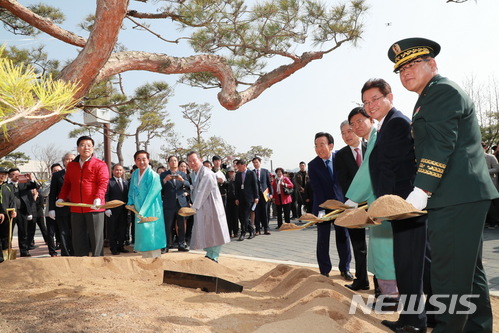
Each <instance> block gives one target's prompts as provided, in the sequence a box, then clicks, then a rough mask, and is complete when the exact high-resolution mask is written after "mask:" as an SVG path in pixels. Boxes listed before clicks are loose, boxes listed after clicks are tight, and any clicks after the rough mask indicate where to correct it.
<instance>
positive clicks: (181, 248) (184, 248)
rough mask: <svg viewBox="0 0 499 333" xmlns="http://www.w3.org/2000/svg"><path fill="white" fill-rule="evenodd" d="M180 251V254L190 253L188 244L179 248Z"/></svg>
mask: <svg viewBox="0 0 499 333" xmlns="http://www.w3.org/2000/svg"><path fill="white" fill-rule="evenodd" d="M178 251H179V252H189V247H188V246H187V244H185V243H184V244H180V245H179V246H178Z"/></svg>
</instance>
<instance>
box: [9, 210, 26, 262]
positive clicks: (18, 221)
mask: <svg viewBox="0 0 499 333" xmlns="http://www.w3.org/2000/svg"><path fill="white" fill-rule="evenodd" d="M14 225H17V242H18V246H19V250H20V252H21V254H25V253H28V249H29V247H28V220H27V219H26V215H25V214H24V213H21V212H19V211H18V212H17V216H16V217H15V218H14V219H13V220H12V228H14Z"/></svg>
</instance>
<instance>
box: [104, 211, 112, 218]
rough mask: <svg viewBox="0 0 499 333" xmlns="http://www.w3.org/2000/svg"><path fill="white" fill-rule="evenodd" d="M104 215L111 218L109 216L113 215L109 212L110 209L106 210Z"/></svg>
mask: <svg viewBox="0 0 499 333" xmlns="http://www.w3.org/2000/svg"><path fill="white" fill-rule="evenodd" d="M104 214H106V216H107V217H111V215H113V212H111V210H110V209H106V211H105V212H104Z"/></svg>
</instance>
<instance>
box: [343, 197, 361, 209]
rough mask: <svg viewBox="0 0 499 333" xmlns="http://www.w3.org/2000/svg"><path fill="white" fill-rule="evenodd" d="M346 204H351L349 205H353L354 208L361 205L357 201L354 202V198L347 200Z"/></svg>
mask: <svg viewBox="0 0 499 333" xmlns="http://www.w3.org/2000/svg"><path fill="white" fill-rule="evenodd" d="M345 205H347V206H349V207H352V208H357V207H359V204H358V203H356V202H353V201H352V200H350V199H348V200H347V201H345Z"/></svg>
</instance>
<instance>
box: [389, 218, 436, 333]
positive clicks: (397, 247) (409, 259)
mask: <svg viewBox="0 0 499 333" xmlns="http://www.w3.org/2000/svg"><path fill="white" fill-rule="evenodd" d="M426 220H427V216H426V215H423V216H419V217H413V218H410V219H405V220H401V221H392V230H393V257H394V264H395V276H396V279H397V287H398V290H399V292H400V295H401V300H402V301H403V300H404V298H403V297H404V296H405V297H407V298H406V301H405V302H404V310H408V307H409V305H410V307H409V312H411V313H404V311H402V312H401V314H400V316H399V321H401V322H402V323H404V324H407V325H412V326H415V327H421V328H422V327H426V313H425V311H424V305H422V304H421V302H423V298H422V295H423V275H424V268H425V262H426V261H427V260H430V259H429V258H430V254H429V253H428V254H427V253H426V252H427V250H428V249H429V247H428V246H427V226H426ZM426 264H427V266H429V265H428V263H426ZM414 300H415V301H414ZM416 309H421V311H420V312H419V313H412V312H418V311H414V310H416Z"/></svg>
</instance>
